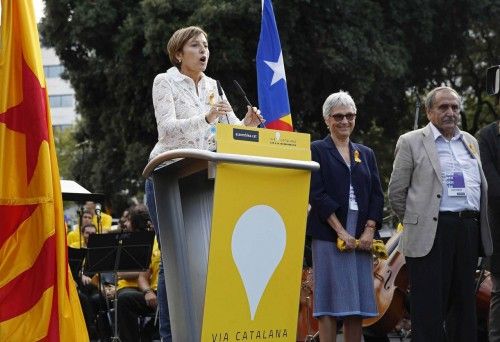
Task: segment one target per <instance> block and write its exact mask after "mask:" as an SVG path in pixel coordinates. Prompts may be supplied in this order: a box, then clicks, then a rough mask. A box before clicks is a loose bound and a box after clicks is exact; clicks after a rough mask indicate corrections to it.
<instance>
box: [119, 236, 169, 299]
mask: <svg viewBox="0 0 500 342" xmlns="http://www.w3.org/2000/svg"><path fill="white" fill-rule="evenodd" d="M160 260H161V253H160V248H159V247H158V241H156V238H155V240H154V243H153V252H152V253H151V263H150V264H149V271H150V272H151V278H150V279H149V286H150V287H151V288H152V289H153V290H155V291H156V288H157V287H158V273H159V271H160ZM125 287H137V288H138V287H139V285H138V283H137V278H135V279H120V278H118V289H117V290H120V289H123V288H125Z"/></svg>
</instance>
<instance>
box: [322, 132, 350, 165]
mask: <svg viewBox="0 0 500 342" xmlns="http://www.w3.org/2000/svg"><path fill="white" fill-rule="evenodd" d="M324 141H325V142H326V144H327V146H328V149H329V150H330V152H331V154H332V155H333V156H334V157H335V158H336V159H337V160H338V161H339V162H340V163H341V164H342V165H344V166H345V167H347V165H346V163H345V160H344V158H342V156H341V155H340V152H339V150H338V149H337V146H335V144H334V143H333V140H332V137H330V136H327V137H326V138H325V139H324Z"/></svg>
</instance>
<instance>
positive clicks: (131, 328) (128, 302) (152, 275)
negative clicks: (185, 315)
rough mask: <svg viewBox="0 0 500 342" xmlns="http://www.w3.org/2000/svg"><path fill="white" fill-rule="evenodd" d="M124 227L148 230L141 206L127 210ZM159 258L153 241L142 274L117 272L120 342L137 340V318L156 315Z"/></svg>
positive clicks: (148, 224)
mask: <svg viewBox="0 0 500 342" xmlns="http://www.w3.org/2000/svg"><path fill="white" fill-rule="evenodd" d="M125 226H126V227H127V229H126V230H128V231H143V230H150V227H151V221H150V218H149V214H148V211H147V208H146V207H145V206H144V205H137V206H135V207H133V208H131V209H130V213H129V217H128V219H127V221H126V222H125ZM160 258H161V255H160V249H159V248H158V241H157V240H156V239H155V241H154V244H153V252H152V255H151V263H150V265H149V269H148V270H147V271H146V272H119V273H118V279H119V280H118V289H117V291H118V292H117V294H118V304H117V311H118V333H119V337H120V341H122V342H127V341H130V342H135V341H139V340H141V339H140V336H139V325H138V321H137V317H138V316H142V315H147V314H154V313H155V312H156V306H157V302H156V289H157V286H158V273H159V267H160Z"/></svg>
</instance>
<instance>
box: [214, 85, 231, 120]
mask: <svg viewBox="0 0 500 342" xmlns="http://www.w3.org/2000/svg"><path fill="white" fill-rule="evenodd" d="M216 82H217V92H218V93H219V97H220V99H221V100H223V99H224V92H223V91H222V86H221V84H220V82H219V80H217V81H216ZM226 120H227V123H229V118H228V117H227V113H226Z"/></svg>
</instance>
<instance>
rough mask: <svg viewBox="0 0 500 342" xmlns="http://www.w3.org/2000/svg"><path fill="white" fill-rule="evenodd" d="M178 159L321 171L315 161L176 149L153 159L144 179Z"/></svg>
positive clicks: (145, 171)
mask: <svg viewBox="0 0 500 342" xmlns="http://www.w3.org/2000/svg"><path fill="white" fill-rule="evenodd" d="M178 158H192V159H201V160H207V161H211V162H215V163H231V164H247V165H257V166H267V167H278V168H285V169H295V170H308V171H315V170H319V164H318V163H316V162H314V161H302V160H294V159H282V158H271V157H258V156H249V155H243V154H231V153H218V152H212V151H206V150H199V149H194V148H186V149H176V150H171V151H167V152H163V153H161V154H159V155H158V156H156V157H155V158H153V159H152V160H151V161H150V162H149V163H148V165H146V168H145V169H144V171H143V172H142V175H143V176H144V177H146V178H147V177H149V176H150V175H151V173H152V172H153V171H154V170H155V169H156V168H157V167H158V166H159V165H161V164H162V163H164V162H166V161H168V160H172V159H178Z"/></svg>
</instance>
